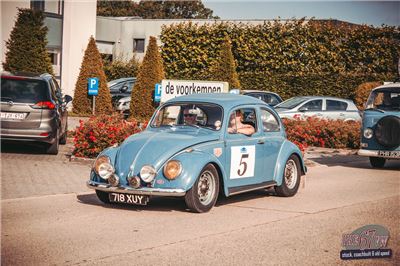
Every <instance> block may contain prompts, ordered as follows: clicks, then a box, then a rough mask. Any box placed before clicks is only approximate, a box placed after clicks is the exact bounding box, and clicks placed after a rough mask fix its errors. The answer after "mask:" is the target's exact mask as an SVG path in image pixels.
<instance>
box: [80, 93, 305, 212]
mask: <svg viewBox="0 0 400 266" xmlns="http://www.w3.org/2000/svg"><path fill="white" fill-rule="evenodd" d="M237 114H246V115H243V118H242V119H243V121H242V122H243V123H241V124H243V125H244V124H246V126H245V127H246V128H250V127H253V129H254V130H255V132H254V134H251V135H244V134H239V133H237V132H240V128H238V127H236V126H235V125H237V124H235V123H236V121H237V120H235V119H236V117H235V115H237ZM229 132H231V133H229ZM235 132H236V133H235ZM305 172H306V168H305V165H304V161H303V159H302V153H301V152H300V150H299V148H298V147H297V146H296V145H295V144H293V143H292V142H290V141H288V140H287V139H286V134H285V129H284V126H283V124H282V121H281V120H280V119H279V116H278V114H277V113H276V112H275V111H274V110H273V108H272V107H270V106H269V105H267V104H265V103H264V102H263V101H260V100H258V99H255V98H253V97H248V96H243V95H235V94H229V93H224V94H218V95H216V94H193V95H188V96H181V97H177V98H174V99H171V100H169V101H167V102H166V103H165V104H163V105H161V106H160V107H159V108H158V109H157V110H156V111H155V113H154V115H153V117H152V118H151V120H150V122H149V124H148V126H147V128H146V129H145V130H144V131H143V132H141V133H138V134H135V135H132V136H130V137H129V138H127V139H126V140H125V141H124V142H123V143H122V144H121V145H120V146H118V147H110V148H108V149H106V150H104V151H103V152H101V153H100V155H99V156H98V157H97V159H96V161H95V163H94V165H93V169H92V171H91V173H90V178H89V181H88V182H87V185H88V187H89V188H91V189H94V190H96V194H97V196H98V198H99V199H100V200H101V201H102V202H104V203H127V204H141V205H145V204H147V202H148V201H149V197H150V196H176V197H183V198H184V199H185V202H186V205H187V207H188V208H189V209H190V210H192V211H193V212H207V211H209V210H210V209H211V208H212V207H213V206H214V204H215V203H216V201H217V197H218V195H219V193H220V192H221V193H222V194H224V195H225V196H233V195H236V194H239V193H242V192H247V191H251V190H256V189H263V188H268V187H275V191H276V193H277V194H278V195H280V196H293V195H295V194H296V192H297V190H298V188H299V183H300V176H301V175H304V174H305ZM220 189H221V191H220Z"/></svg>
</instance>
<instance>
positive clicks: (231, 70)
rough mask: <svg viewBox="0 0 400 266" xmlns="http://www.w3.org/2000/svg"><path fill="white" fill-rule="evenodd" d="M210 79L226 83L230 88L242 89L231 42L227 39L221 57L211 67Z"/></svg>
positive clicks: (222, 45) (222, 47)
mask: <svg viewBox="0 0 400 266" xmlns="http://www.w3.org/2000/svg"><path fill="white" fill-rule="evenodd" d="M210 79H212V80H218V81H226V82H228V83H229V87H230V88H236V89H239V88H240V82H239V76H238V74H237V72H236V62H235V58H233V54H232V45H231V40H230V39H229V37H228V36H226V37H225V40H224V42H223V43H222V44H221V48H220V53H219V57H218V58H217V59H216V60H215V62H214V63H213V64H212V65H211V68H210Z"/></svg>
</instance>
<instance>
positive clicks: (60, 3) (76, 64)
mask: <svg viewBox="0 0 400 266" xmlns="http://www.w3.org/2000/svg"><path fill="white" fill-rule="evenodd" d="M17 8H33V9H39V10H42V11H44V12H45V13H44V14H45V25H46V26H47V27H48V28H49V32H48V34H47V40H48V45H47V49H48V51H49V53H51V54H52V57H51V58H52V64H53V69H54V73H55V75H56V77H57V79H59V80H60V81H61V87H62V90H63V92H64V93H65V94H70V95H73V92H74V89H75V83H76V80H77V78H78V75H79V69H80V66H81V63H82V58H83V55H84V52H85V49H86V46H87V44H88V42H89V38H90V36H94V37H95V36H96V0H79V1H77V0H46V1H45V0H35V1H29V0H17V1H15V0H11V1H7V0H1V2H0V14H1V33H0V34H1V46H0V49H1V50H0V54H1V65H0V70H3V66H2V63H3V62H4V61H5V54H6V46H5V42H6V41H7V40H8V39H9V37H10V33H11V31H12V29H13V27H14V24H15V21H16V19H17V13H18V9H17Z"/></svg>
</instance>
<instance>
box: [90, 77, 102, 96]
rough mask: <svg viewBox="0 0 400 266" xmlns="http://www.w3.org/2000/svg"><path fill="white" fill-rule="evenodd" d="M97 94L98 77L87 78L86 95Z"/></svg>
mask: <svg viewBox="0 0 400 266" xmlns="http://www.w3.org/2000/svg"><path fill="white" fill-rule="evenodd" d="M98 94H99V79H98V78H88V95H90V96H97V95H98Z"/></svg>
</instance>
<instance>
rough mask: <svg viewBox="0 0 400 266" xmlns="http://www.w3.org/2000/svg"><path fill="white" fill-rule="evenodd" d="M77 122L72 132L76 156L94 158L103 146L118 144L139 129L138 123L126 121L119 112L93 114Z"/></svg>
mask: <svg viewBox="0 0 400 266" xmlns="http://www.w3.org/2000/svg"><path fill="white" fill-rule="evenodd" d="M79 123H80V125H79V127H77V128H76V129H75V132H74V133H73V134H72V135H73V136H74V151H73V154H74V155H75V156H77V157H88V158H94V157H96V156H97V155H98V154H99V153H100V152H101V151H103V150H104V149H105V148H108V147H110V146H112V145H114V144H120V143H121V142H123V141H124V140H125V139H126V138H127V137H129V136H130V135H132V134H135V133H138V132H140V131H141V127H139V126H138V123H136V122H135V121H130V122H127V121H125V120H124V119H122V118H121V116H120V115H119V114H113V115H111V116H110V115H99V116H93V117H91V118H90V119H89V120H88V121H86V122H83V121H82V120H80V121H79ZM142 128H144V127H142Z"/></svg>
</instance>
